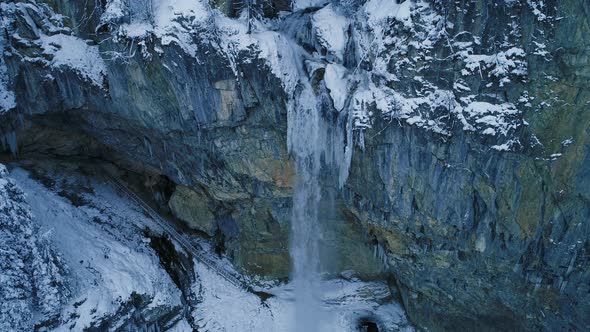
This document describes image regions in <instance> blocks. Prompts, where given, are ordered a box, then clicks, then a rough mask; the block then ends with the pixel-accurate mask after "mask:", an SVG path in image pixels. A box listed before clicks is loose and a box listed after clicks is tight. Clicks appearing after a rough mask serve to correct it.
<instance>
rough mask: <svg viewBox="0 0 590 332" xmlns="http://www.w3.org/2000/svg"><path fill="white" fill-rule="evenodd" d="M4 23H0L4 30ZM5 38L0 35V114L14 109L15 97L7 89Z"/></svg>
mask: <svg viewBox="0 0 590 332" xmlns="http://www.w3.org/2000/svg"><path fill="white" fill-rule="evenodd" d="M5 25H6V22H4V20H3V21H0V28H1V29H5V28H6V27H5ZM5 49H6V36H5V34H2V35H0V114H2V113H4V112H6V111H8V110H11V109H13V108H15V107H16V96H15V94H14V92H13V91H12V90H10V88H9V77H8V68H6V63H5V61H4V55H5V54H4V52H5Z"/></svg>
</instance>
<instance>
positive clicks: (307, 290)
mask: <svg viewBox="0 0 590 332" xmlns="http://www.w3.org/2000/svg"><path fill="white" fill-rule="evenodd" d="M297 94H298V97H297V98H295V100H294V101H293V105H290V107H289V110H290V111H289V115H288V123H289V133H288V146H289V150H290V151H291V153H292V154H293V155H294V157H295V167H296V174H297V179H296V183H295V192H294V195H293V215H292V220H291V225H292V226H291V227H292V235H291V236H292V238H291V257H292V259H293V270H294V271H293V283H294V287H295V289H294V290H295V331H298V332H303V331H306V332H312V331H316V330H317V327H318V324H319V322H320V320H321V314H322V313H321V306H320V299H319V295H320V292H319V281H320V257H319V240H320V237H319V232H320V228H319V224H318V208H319V202H320V196H321V192H320V184H319V173H320V168H321V165H320V163H321V154H322V148H321V146H322V144H321V142H320V140H319V139H320V137H321V135H320V127H321V126H320V121H321V115H320V114H319V111H318V110H317V107H316V97H315V95H314V93H313V91H312V89H311V87H308V86H304V87H303V88H302V89H301V91H298V92H297Z"/></svg>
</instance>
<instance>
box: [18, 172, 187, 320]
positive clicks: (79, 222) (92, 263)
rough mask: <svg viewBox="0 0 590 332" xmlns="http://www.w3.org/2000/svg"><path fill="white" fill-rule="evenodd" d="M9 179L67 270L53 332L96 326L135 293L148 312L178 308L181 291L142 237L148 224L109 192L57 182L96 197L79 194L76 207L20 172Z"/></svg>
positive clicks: (93, 184)
mask: <svg viewBox="0 0 590 332" xmlns="http://www.w3.org/2000/svg"><path fill="white" fill-rule="evenodd" d="M12 176H13V177H14V178H15V179H16V180H17V181H18V182H19V184H20V185H21V186H22V188H23V190H24V191H25V192H26V193H27V202H28V203H29V204H30V206H31V209H32V212H33V214H34V215H35V216H37V218H36V222H37V223H38V224H39V227H40V228H41V230H42V231H43V232H49V233H50V234H51V235H50V242H51V243H52V244H53V246H54V247H55V248H57V250H58V251H59V252H60V253H62V255H63V258H64V260H65V261H66V262H67V265H68V266H69V267H70V269H71V271H70V283H71V286H72V289H73V296H72V298H71V300H70V302H69V304H68V305H66V306H65V307H64V308H63V311H62V325H61V327H60V328H58V329H57V330H63V331H67V330H70V329H84V328H88V327H91V326H96V325H97V324H98V323H100V322H101V321H102V320H104V319H107V318H109V317H110V316H112V315H113V314H114V313H116V312H117V311H119V310H120V309H121V307H122V306H124V305H125V303H126V302H129V301H130V300H131V299H132V294H133V293H136V294H139V295H142V296H145V297H147V298H149V299H150V300H149V301H150V304H149V306H148V309H156V308H158V307H163V308H165V309H166V310H172V309H173V308H174V307H178V306H180V305H181V302H180V296H181V294H180V291H179V290H178V289H177V288H176V286H175V285H174V283H173V282H172V280H171V279H170V277H169V276H168V274H166V272H165V271H164V269H163V268H162V267H161V266H160V263H159V259H158V257H157V256H156V254H155V252H154V251H153V250H152V249H151V248H150V247H149V241H148V239H147V238H145V237H144V236H143V235H142V228H143V227H145V226H149V225H151V222H150V220H148V219H147V218H146V217H144V216H143V215H142V214H140V213H138V212H137V211H135V210H133V208H131V207H129V206H127V205H126V202H125V201H124V200H122V199H121V198H120V197H118V196H117V195H116V194H115V193H114V192H113V191H112V189H110V188H108V187H106V186H105V185H104V184H101V183H99V182H94V181H91V182H86V181H88V180H87V179H83V178H82V179H81V178H61V177H57V183H59V181H66V182H72V181H76V182H78V181H81V183H83V184H85V185H89V186H90V188H92V190H93V191H94V192H95V193H94V194H90V193H89V194H85V195H83V196H84V198H85V199H87V200H88V204H86V205H82V206H79V207H77V206H75V205H73V204H72V202H70V201H69V200H68V199H66V198H64V197H61V196H59V195H58V194H57V193H56V191H59V189H60V187H59V185H57V187H56V188H55V189H56V190H51V189H49V188H47V187H45V186H43V185H42V184H41V183H39V182H37V181H36V180H33V179H32V178H31V177H30V174H29V173H28V172H26V171H24V170H23V169H19V168H17V169H15V170H14V171H13V172H12Z"/></svg>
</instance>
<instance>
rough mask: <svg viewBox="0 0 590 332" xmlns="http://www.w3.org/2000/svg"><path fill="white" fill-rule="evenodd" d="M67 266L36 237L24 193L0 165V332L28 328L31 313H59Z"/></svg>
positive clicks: (45, 317) (48, 316)
mask: <svg viewBox="0 0 590 332" xmlns="http://www.w3.org/2000/svg"><path fill="white" fill-rule="evenodd" d="M64 271H65V265H64V264H63V263H62V262H61V259H60V258H59V256H58V255H57V254H56V253H55V252H54V251H53V250H52V249H51V246H50V243H49V241H48V240H47V235H45V236H42V237H39V236H38V235H37V229H36V227H35V225H34V223H33V215H32V213H31V211H30V208H29V206H28V204H27V202H26V200H25V194H24V193H23V192H22V190H21V189H20V188H19V187H18V186H17V185H16V183H15V182H14V180H12V179H11V178H9V177H8V171H7V170H6V167H5V166H4V165H2V164H0V331H30V330H32V327H33V326H32V325H33V321H32V313H33V312H40V313H41V314H42V315H43V316H42V318H41V319H42V320H49V319H52V318H54V317H55V316H56V315H58V314H59V311H60V308H61V305H62V304H63V303H64V301H65V300H66V299H67V297H68V296H69V291H68V288H67V285H66V282H65V279H64Z"/></svg>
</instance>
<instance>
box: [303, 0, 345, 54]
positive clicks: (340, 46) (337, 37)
mask: <svg viewBox="0 0 590 332" xmlns="http://www.w3.org/2000/svg"><path fill="white" fill-rule="evenodd" d="M311 22H312V25H313V28H314V30H315V33H316V38H317V39H318V41H319V43H320V45H321V46H322V47H323V48H325V49H326V50H327V51H328V52H329V53H330V54H331V55H333V56H335V57H336V59H338V61H339V62H342V59H343V58H344V51H345V49H346V42H347V40H348V37H347V34H348V26H349V24H350V22H349V21H348V19H347V18H346V17H344V16H342V15H340V14H339V13H337V12H336V11H335V10H334V7H333V6H332V4H329V5H327V6H325V7H324V8H322V9H320V10H318V11H317V12H316V13H315V14H314V15H313V16H312V20H311Z"/></svg>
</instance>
